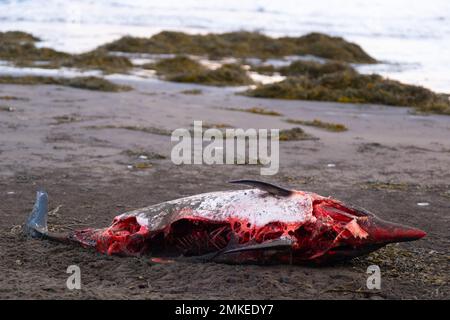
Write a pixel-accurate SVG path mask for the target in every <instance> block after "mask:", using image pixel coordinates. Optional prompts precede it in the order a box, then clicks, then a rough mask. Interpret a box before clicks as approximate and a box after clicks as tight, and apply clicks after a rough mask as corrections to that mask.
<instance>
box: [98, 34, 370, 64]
mask: <svg viewBox="0 0 450 320" xmlns="http://www.w3.org/2000/svg"><path fill="white" fill-rule="evenodd" d="M101 48H104V49H106V50H109V51H121V52H137V53H153V54H192V55H204V56H208V57H210V58H222V57H236V58H247V57H258V58H263V59H266V58H275V57H278V58H279V57H284V56H288V55H308V54H309V55H315V56H318V57H323V58H327V59H334V60H340V61H346V62H357V63H375V62H376V60H375V59H374V58H372V57H371V56H369V55H368V54H367V53H366V52H364V50H362V49H361V47H360V46H358V45H357V44H354V43H351V42H348V41H346V40H344V39H343V38H339V37H331V36H328V35H325V34H320V33H310V34H307V35H304V36H301V37H282V38H271V37H269V36H266V35H264V34H261V33H258V32H246V31H239V32H229V33H223V34H211V33H210V34H205V35H198V34H194V35H191V34H186V33H183V32H173V31H162V32H160V33H158V34H156V35H154V36H152V37H150V38H140V37H131V36H125V37H122V38H120V39H118V40H116V41H113V42H111V43H108V44H106V45H104V46H102V47H101Z"/></svg>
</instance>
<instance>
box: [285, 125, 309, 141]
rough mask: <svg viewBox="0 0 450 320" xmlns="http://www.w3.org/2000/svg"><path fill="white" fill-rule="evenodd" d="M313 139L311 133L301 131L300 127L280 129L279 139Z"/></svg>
mask: <svg viewBox="0 0 450 320" xmlns="http://www.w3.org/2000/svg"><path fill="white" fill-rule="evenodd" d="M311 139H314V138H313V137H312V136H311V135H309V134H307V133H306V132H305V131H303V129H302V128H298V127H296V128H292V129H283V130H280V137H279V140H280V141H297V140H311Z"/></svg>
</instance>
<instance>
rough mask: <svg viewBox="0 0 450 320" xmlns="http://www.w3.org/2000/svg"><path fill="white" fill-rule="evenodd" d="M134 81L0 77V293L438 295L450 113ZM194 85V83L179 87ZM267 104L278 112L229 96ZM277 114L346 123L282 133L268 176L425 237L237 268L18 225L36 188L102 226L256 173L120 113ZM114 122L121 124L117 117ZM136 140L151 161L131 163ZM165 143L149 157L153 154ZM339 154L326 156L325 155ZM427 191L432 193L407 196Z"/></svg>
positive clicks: (59, 222)
mask: <svg viewBox="0 0 450 320" xmlns="http://www.w3.org/2000/svg"><path fill="white" fill-rule="evenodd" d="M120 83H123V84H128V85H131V86H132V87H133V88H134V90H133V91H130V92H120V93H105V92H95V91H87V90H79V89H73V88H66V87H57V86H17V85H2V86H0V96H6V95H8V96H15V97H18V98H21V99H19V100H1V99H0V104H1V105H7V106H11V107H13V108H14V111H13V112H8V111H0V218H1V219H0V233H1V234H0V254H1V257H2V259H0V272H1V274H2V277H0V298H7V299H14V298H25V299H30V298H38V299H40V298H45V299H48V298H63V299H87V298H132V299H134V298H145V299H159V298H169V299H171V298H187V299H197V298H205V299H218V298H221V299H250V298H255V299H258V298H262V299H266V298H271V299H276V298H279V299H321V298H331V299H354V298H362V299H366V298H368V299H415V298H427V299H448V298H449V284H448V280H449V277H448V271H449V255H450V252H449V244H450V237H449V219H450V216H449V212H450V210H449V209H450V185H449V181H450V139H448V137H449V136H450V117H448V116H437V115H429V116H423V115H415V114H413V113H412V112H411V110H410V109H408V108H395V107H385V106H374V105H351V104H337V103H320V102H310V101H282V100H268V99H256V98H248V97H243V96H239V95H235V92H236V89H229V88H212V87H202V86H195V85H189V84H175V83H169V82H162V81H158V80H153V79H149V80H146V81H127V82H125V81H124V80H122V81H121V82H120ZM195 88H199V89H201V90H202V94H199V95H187V94H183V93H181V92H182V91H183V90H190V89H195ZM250 107H264V108H267V109H270V110H274V111H278V112H280V113H282V114H283V116H281V117H273V116H264V115H258V114H251V113H244V112H237V111H230V110H225V108H250ZM286 118H293V119H302V120H312V119H314V118H318V119H320V120H323V121H329V122H336V123H342V124H345V125H346V126H347V127H348V128H349V130H348V131H347V132H342V133H334V132H326V131H323V130H320V129H318V128H314V127H303V128H304V130H305V131H306V132H307V133H309V134H311V135H313V136H315V137H317V138H319V139H318V140H307V141H287V142H281V143H280V162H281V163H280V172H279V173H278V174H277V175H276V176H272V177H262V179H264V180H266V181H269V182H273V183H277V184H280V185H283V186H287V187H291V188H295V189H299V190H309V191H314V192H317V193H319V194H321V195H325V196H327V195H330V196H333V197H336V198H338V199H341V200H343V201H347V202H350V203H354V204H356V205H359V206H362V207H364V208H366V209H368V210H370V211H372V212H373V213H375V214H377V215H379V216H380V217H381V218H384V219H387V220H390V221H393V222H400V223H404V224H408V225H411V226H415V227H418V228H421V229H423V230H425V231H426V232H427V233H428V235H427V237H426V238H424V239H422V240H420V241H416V242H412V243H406V244H398V245H391V246H388V247H387V248H385V249H382V250H380V251H378V252H377V253H375V254H372V255H370V256H368V257H364V258H359V259H356V260H354V261H352V262H347V263H342V264H337V265H333V266H327V267H320V268H317V267H308V266H286V265H282V266H244V265H238V266H236V265H223V264H216V263H193V262H187V261H185V262H183V261H180V262H176V263H173V264H156V265H155V264H152V263H150V261H149V258H148V257H140V258H121V257H108V256H103V255H99V254H97V253H96V252H93V251H90V250H84V249H82V248H79V247H71V246H67V245H63V244H56V243H52V242H48V241H38V240H30V239H26V238H25V237H23V236H22V235H21V233H20V230H19V229H20V228H19V226H20V225H21V224H22V223H23V222H24V221H25V219H26V217H27V216H28V214H29V212H30V210H31V208H32V206H33V202H34V197H35V191H36V190H37V189H38V188H40V187H43V188H45V189H46V190H47V191H48V193H49V195H50V210H52V209H55V208H58V207H59V210H58V211H57V212H54V213H53V214H52V215H50V217H49V225H50V226H52V227H53V228H54V230H60V231H62V230H67V227H69V228H84V227H87V226H93V227H101V226H106V225H108V224H109V223H110V222H111V220H112V218H113V217H114V216H115V215H117V214H119V213H122V212H124V211H128V210H131V209H135V208H139V207H143V206H147V205H151V204H154V203H158V202H161V201H165V200H170V199H175V198H178V197H182V196H188V195H192V194H196V193H202V192H208V191H215V190H225V189H231V188H236V186H230V185H227V183H226V181H228V180H232V179H239V178H255V179H261V176H260V175H259V170H260V167H259V166H249V165H227V166H205V165H201V166H200V165H183V166H175V165H174V164H172V162H171V161H170V150H171V146H172V145H171V143H170V137H169V136H166V135H161V134H154V133H148V132H142V131H136V130H126V129H123V127H126V126H128V127H147V128H153V132H154V131H155V129H158V130H159V129H164V130H170V131H171V130H173V129H175V128H190V126H191V125H192V123H193V120H203V121H205V122H207V123H226V124H229V125H232V126H234V127H242V128H249V127H253V128H281V129H283V128H292V127H294V126H293V125H290V124H288V123H286V122H285V121H283V119H286ZM120 127H122V128H120ZM143 151H145V152H147V153H148V154H149V155H150V159H149V160H148V161H147V163H149V164H151V166H149V168H146V169H129V167H128V166H130V165H131V166H132V165H135V164H136V163H138V162H139V161H140V160H138V159H137V158H138V155H139V154H140V153H142V152H143ZM155 154H158V155H161V156H164V157H165V159H160V158H161V157H160V156H156V157H152V155H155ZM329 164H333V165H334V166H329ZM420 202H427V203H429V205H428V206H418V205H417V203H420ZM72 264H76V265H79V266H80V268H81V278H82V279H81V280H82V290H80V291H70V290H68V289H67V288H66V285H65V284H66V279H67V277H68V274H66V269H67V267H68V266H69V265H72ZM371 264H378V265H379V266H380V268H381V275H382V288H381V290H368V289H367V288H366V279H367V276H368V275H367V274H366V269H367V267H368V266H369V265H371Z"/></svg>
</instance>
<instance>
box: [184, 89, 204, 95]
mask: <svg viewBox="0 0 450 320" xmlns="http://www.w3.org/2000/svg"><path fill="white" fill-rule="evenodd" d="M181 93H182V94H189V95H199V94H202V93H203V91H202V90H200V89H190V90H183V91H181Z"/></svg>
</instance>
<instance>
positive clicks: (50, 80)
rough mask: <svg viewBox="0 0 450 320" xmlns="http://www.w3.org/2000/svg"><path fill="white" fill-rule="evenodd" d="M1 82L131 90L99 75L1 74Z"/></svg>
mask: <svg viewBox="0 0 450 320" xmlns="http://www.w3.org/2000/svg"><path fill="white" fill-rule="evenodd" d="M0 84H17V85H59V86H67V87H73V88H78V89H86V90H96V91H106V92H119V91H128V90H131V88H130V87H128V86H123V85H118V84H115V83H113V82H111V81H109V80H106V79H102V78H98V77H75V78H54V77H44V76H24V77H14V76H0Z"/></svg>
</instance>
